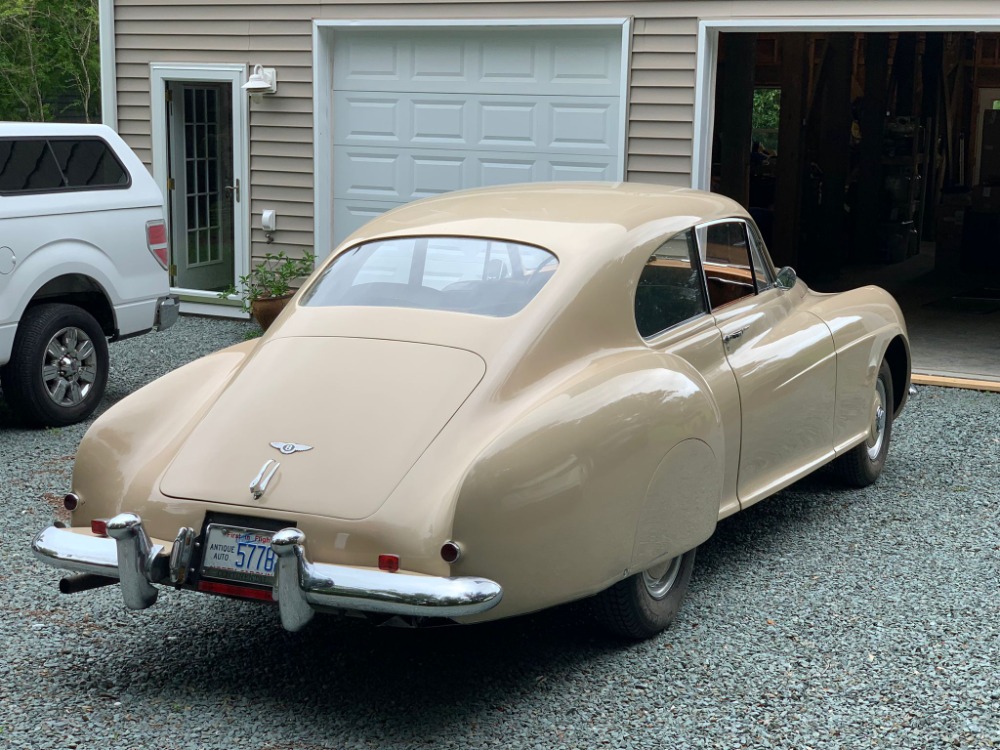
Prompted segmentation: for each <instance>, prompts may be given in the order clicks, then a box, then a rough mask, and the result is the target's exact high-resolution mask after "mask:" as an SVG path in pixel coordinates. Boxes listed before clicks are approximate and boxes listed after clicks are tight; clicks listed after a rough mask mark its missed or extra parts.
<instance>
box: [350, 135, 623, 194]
mask: <svg viewBox="0 0 1000 750" xmlns="http://www.w3.org/2000/svg"><path fill="white" fill-rule="evenodd" d="M617 163H618V162H617V159H616V158H613V157H597V158H591V157H586V156H580V157H570V158H564V157H562V156H558V155H546V154H532V155H525V154H517V153H514V152H512V153H511V154H509V155H503V154H498V153H496V152H479V153H475V152H472V153H468V154H463V153H455V152H454V151H448V150H434V151H431V150H426V151H414V152H412V153H399V152H398V151H396V150H394V149H391V148H387V149H338V150H337V151H336V152H335V154H334V161H333V170H334V171H333V175H334V201H337V200H340V199H345V200H354V201H357V200H368V199H372V200H380V201H393V202H396V203H405V202H408V201H411V200H416V199H417V198H426V197H428V196H432V195H438V194H440V193H445V192H448V191H451V190H460V189H462V188H466V187H471V186H485V185H505V184H510V183H513V182H548V181H552V180H613V179H615V178H616V170H617Z"/></svg>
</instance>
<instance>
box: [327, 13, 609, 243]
mask: <svg viewBox="0 0 1000 750" xmlns="http://www.w3.org/2000/svg"><path fill="white" fill-rule="evenodd" d="M621 67H622V50H621V27H590V28H572V27H544V28H541V27H537V28H536V27H525V28H516V29H511V28H500V29H495V30H489V29H469V28H466V27H454V28H449V29H433V30H430V29H417V28H408V29H365V30H353V29H351V30H348V29H345V30H342V31H340V32H339V33H338V34H337V36H336V37H335V41H334V53H333V128H332V131H333V179H332V185H333V235H334V236H333V239H334V241H335V242H339V241H340V240H342V239H343V238H344V237H346V236H347V235H348V234H349V233H350V232H352V231H354V230H355V229H356V228H358V227H359V226H361V225H362V224H363V223H364V222H366V221H368V219H370V218H371V217H372V216H375V215H377V214H380V213H382V212H383V211H386V210H388V209H390V208H393V207H395V206H398V205H400V204H403V203H406V202H408V201H411V200H414V199H416V198H423V197H426V196H430V195H436V194H438V193H443V192H447V191H449V190H457V189H459V188H467V187H480V186H486V185H501V184H506V183H512V182H540V181H547V180H617V179H622V174H623V170H622V153H621V152H622V131H621V128H622V109H621V96H622V92H621V89H622V85H621V83H622V82H621V76H622V73H621Z"/></svg>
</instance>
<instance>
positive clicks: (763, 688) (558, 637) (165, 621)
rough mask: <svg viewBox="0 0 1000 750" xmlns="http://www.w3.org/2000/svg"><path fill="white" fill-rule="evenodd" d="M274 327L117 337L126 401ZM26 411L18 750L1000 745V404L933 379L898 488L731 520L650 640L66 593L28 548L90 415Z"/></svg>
mask: <svg viewBox="0 0 1000 750" xmlns="http://www.w3.org/2000/svg"><path fill="white" fill-rule="evenodd" d="M250 330H252V326H251V325H250V324H247V323H240V322H220V321H209V320H203V319H197V318H184V319H182V321H181V322H180V323H179V324H178V325H177V326H176V327H175V328H174V329H172V330H170V331H167V332H165V333H162V334H154V335H151V336H144V337H140V338H137V339H134V340H131V341H126V342H122V343H119V344H115V345H113V346H112V349H111V351H112V358H113V360H114V371H113V373H112V376H111V384H110V387H109V393H108V401H109V402H110V401H114V400H117V399H119V398H121V397H122V396H124V395H126V394H127V393H128V392H130V391H131V390H133V389H135V388H136V387H138V386H140V385H142V384H143V383H145V382H148V381H149V380H150V379H152V378H154V377H156V376H157V375H160V374H162V373H163V372H164V371H166V370H167V369H169V368H170V367H173V366H176V365H178V364H180V363H182V362H184V361H187V360H190V359H193V358H194V357H196V356H198V355H200V354H202V353H204V352H208V351H211V350H213V349H216V348H218V347H220V346H223V345H226V344H229V343H233V342H236V341H240V340H242V339H243V338H244V336H245V335H246V333H247V332H248V331H250ZM4 420H5V417H4V416H3V415H2V414H0V456H2V461H0V592H2V600H0V601H2V603H3V609H2V611H0V747H11V748H32V749H35V750H38V749H41V748H73V747H76V748H135V747H148V748H154V747H155V748H271V749H277V748H304V749H309V748H330V749H332V748H367V747H378V748H412V747H421V746H425V745H430V746H434V747H435V748H493V747H511V748H548V747H568V748H572V747H579V748H594V747H608V748H662V747H676V748H744V747H755V748H756V747H775V748H795V749H796V750H805V749H807V748H867V747H878V748H921V749H923V748H939V747H948V748H952V747H961V748H984V747H985V748H994V747H998V746H1000V677H998V672H1000V637H998V636H1000V625H998V622H1000V593H998V583H1000V510H998V502H1000V481H998V480H1000V471H998V465H1000V464H998V458H1000V396H998V395H990V394H982V393H974V392H968V391H955V390H944V389H934V388H922V389H920V392H919V393H918V395H917V396H915V397H913V398H911V401H910V406H909V408H908V410H907V412H906V413H905V414H904V416H903V417H902V418H901V419H900V421H899V422H897V425H896V431H895V433H894V436H893V447H892V451H891V455H890V460H889V464H888V467H887V470H886V474H885V475H884V476H883V478H882V480H881V481H880V482H879V484H878V485H877V486H876V487H874V488H871V489H868V490H866V491H861V492H858V491H850V490H845V489H843V488H842V487H839V486H837V485H836V483H835V482H834V480H833V479H832V478H831V477H830V476H829V474H827V473H824V472H820V473H819V474H818V475H816V476H814V477H811V478H809V479H807V480H805V481H803V482H800V483H799V484H797V485H796V486H794V487H792V488H791V489H789V490H787V491H785V492H782V493H781V494H780V495H778V496H777V497H775V498H772V499H770V500H768V501H766V502H764V503H761V504H760V505H758V506H756V507H754V508H752V509H750V510H749V511H747V512H745V513H741V514H739V515H737V516H735V517H733V518H732V519H730V520H728V521H726V522H724V523H723V524H722V525H721V526H720V528H719V530H718V532H717V533H716V535H715V536H714V537H713V538H712V539H711V540H710V541H709V542H708V543H707V544H705V545H704V547H703V548H702V549H701V550H700V551H699V553H698V560H697V564H696V566H695V574H694V580H693V582H692V587H691V591H690V595H689V598H688V600H687V602H686V603H685V606H684V608H683V609H682V612H681V615H680V617H679V619H678V621H677V622H676V623H675V625H674V626H673V627H672V628H671V629H670V630H669V631H668V632H666V633H664V634H663V635H661V636H660V637H658V638H656V639H653V640H651V641H649V642H646V643H642V644H638V645H634V644H622V643H620V642H615V641H614V640H611V639H609V638H608V637H606V636H604V635H603V634H602V633H601V632H600V631H599V630H597V629H596V628H595V627H593V626H592V625H591V623H590V622H589V620H587V619H586V617H585V614H584V612H583V611H582V608H580V607H578V606H570V607H565V608H562V609H560V610H555V611H551V612H546V613H542V614H539V615H535V616H532V617H525V618H518V619H515V620H511V621H508V622H502V623H494V624H489V625H484V626H478V627H468V628H448V629H442V630H422V631H407V630H375V629H371V628H368V627H367V626H363V625H359V624H353V623H344V622H338V621H335V620H332V619H329V618H318V619H317V620H315V621H314V622H313V624H312V625H311V626H310V627H309V628H307V629H306V630H305V631H304V632H302V633H299V634H294V635H293V634H288V633H285V632H284V631H283V630H282V629H281V627H280V625H279V623H278V620H277V613H276V612H275V611H274V609H273V608H270V607H266V606H260V605H254V604H249V603H247V604H244V603H239V602H232V601H227V600H222V599H219V598H214V597H207V596H201V595H196V594H190V593H187V594H177V593H174V592H170V591H165V592H164V593H163V594H161V597H160V601H159V603H158V604H157V605H156V606H155V607H153V608H152V609H149V610H146V611H144V612H138V613H130V612H127V611H126V610H125V609H124V608H123V607H122V605H121V603H120V601H119V598H118V595H117V594H118V592H117V590H116V589H115V588H114V587H110V588H106V589H100V590H98V591H93V592H88V593H85V594H79V595H76V596H71V597H70V596H61V595H60V594H58V593H57V591H56V589H55V584H56V581H57V579H58V577H59V575H58V573H57V572H56V571H54V570H52V569H48V568H44V567H43V566H42V565H40V564H38V563H36V562H35V561H34V560H33V559H32V557H31V555H30V552H29V551H28V545H29V543H30V540H31V537H32V535H33V534H34V532H36V531H37V530H38V529H39V528H40V527H42V526H44V525H46V524H47V523H49V522H50V519H51V517H52V512H53V511H52V507H51V502H52V500H54V499H56V498H58V497H61V495H62V494H63V493H64V492H65V491H66V489H67V487H68V482H69V476H70V470H71V465H72V458H73V453H74V451H75V450H76V445H77V443H78V442H79V440H80V438H81V437H82V435H83V432H84V426H78V427H73V428H65V429H60V430H44V431H31V432H29V431H22V430H18V429H14V428H12V427H11V426H10V425H9V424H6V423H5V421H4ZM50 498H51V499H52V500H50Z"/></svg>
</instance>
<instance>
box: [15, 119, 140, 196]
mask: <svg viewBox="0 0 1000 750" xmlns="http://www.w3.org/2000/svg"><path fill="white" fill-rule="evenodd" d="M8 141H45V143H46V145H48V144H49V143H52V142H53V141H100V142H101V143H103V144H104V146H105V148H107V150H108V153H109V154H110V155H111V158H112V159H114V160H115V163H116V164H118V166H119V167H120V168H121V170H122V174H124V175H125V182H123V183H120V184H117V185H95V186H87V185H65V186H62V187H53V188H33V189H30V190H3V189H0V196H3V197H6V198H16V197H18V196H22V195H49V194H58V195H62V194H65V193H89V192H94V191H100V190H128V189H129V188H130V187H132V173H131V172H129V171H128V168H127V167H126V166H125V165H124V164H123V163H122V160H121V159H119V158H118V152H117V151H116V150H115V148H114V147H113V146H112V145H111V144H110V143H109V142H108V141H107V140H106V139H105V138H102V137H101V136H99V135H89V134H88V135H82V134H81V135H37V136H36V135H7V136H0V142H8ZM51 148H52V147H51V146H49V149H50V151H51ZM54 157H55V154H53V158H54ZM60 172H62V169H61V168H60ZM63 177H65V174H64V175H63Z"/></svg>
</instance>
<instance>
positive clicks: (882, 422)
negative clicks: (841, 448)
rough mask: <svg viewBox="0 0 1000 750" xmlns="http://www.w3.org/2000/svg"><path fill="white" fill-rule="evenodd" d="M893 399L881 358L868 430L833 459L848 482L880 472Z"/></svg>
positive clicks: (861, 482)
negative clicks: (861, 437) (859, 440)
mask: <svg viewBox="0 0 1000 750" xmlns="http://www.w3.org/2000/svg"><path fill="white" fill-rule="evenodd" d="M893 403H894V401H893V393H892V371H891V370H890V369H889V364H888V363H887V362H886V361H885V360H882V365H881V366H880V367H879V370H878V377H877V378H876V379H875V392H874V393H873V394H872V402H871V412H870V414H869V422H868V434H867V436H866V437H865V439H864V440H863V441H862V442H861V443H859V444H858V445H856V446H854V447H853V448H851V450H850V451H848V452H847V453H845V454H844V455H843V456H841V457H839V458H838V459H837V460H836V461H835V462H834V468H835V469H836V471H837V473H838V474H839V475H840V476H841V478H842V479H843V480H844V481H845V482H847V483H848V484H851V485H854V486H855V487H867V486H868V485H870V484H873V483H874V482H875V481H876V480H877V479H878V478H879V476H881V474H882V469H883V468H884V467H885V459H886V457H887V456H888V454H889V439H890V438H891V437H892V409H893Z"/></svg>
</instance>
